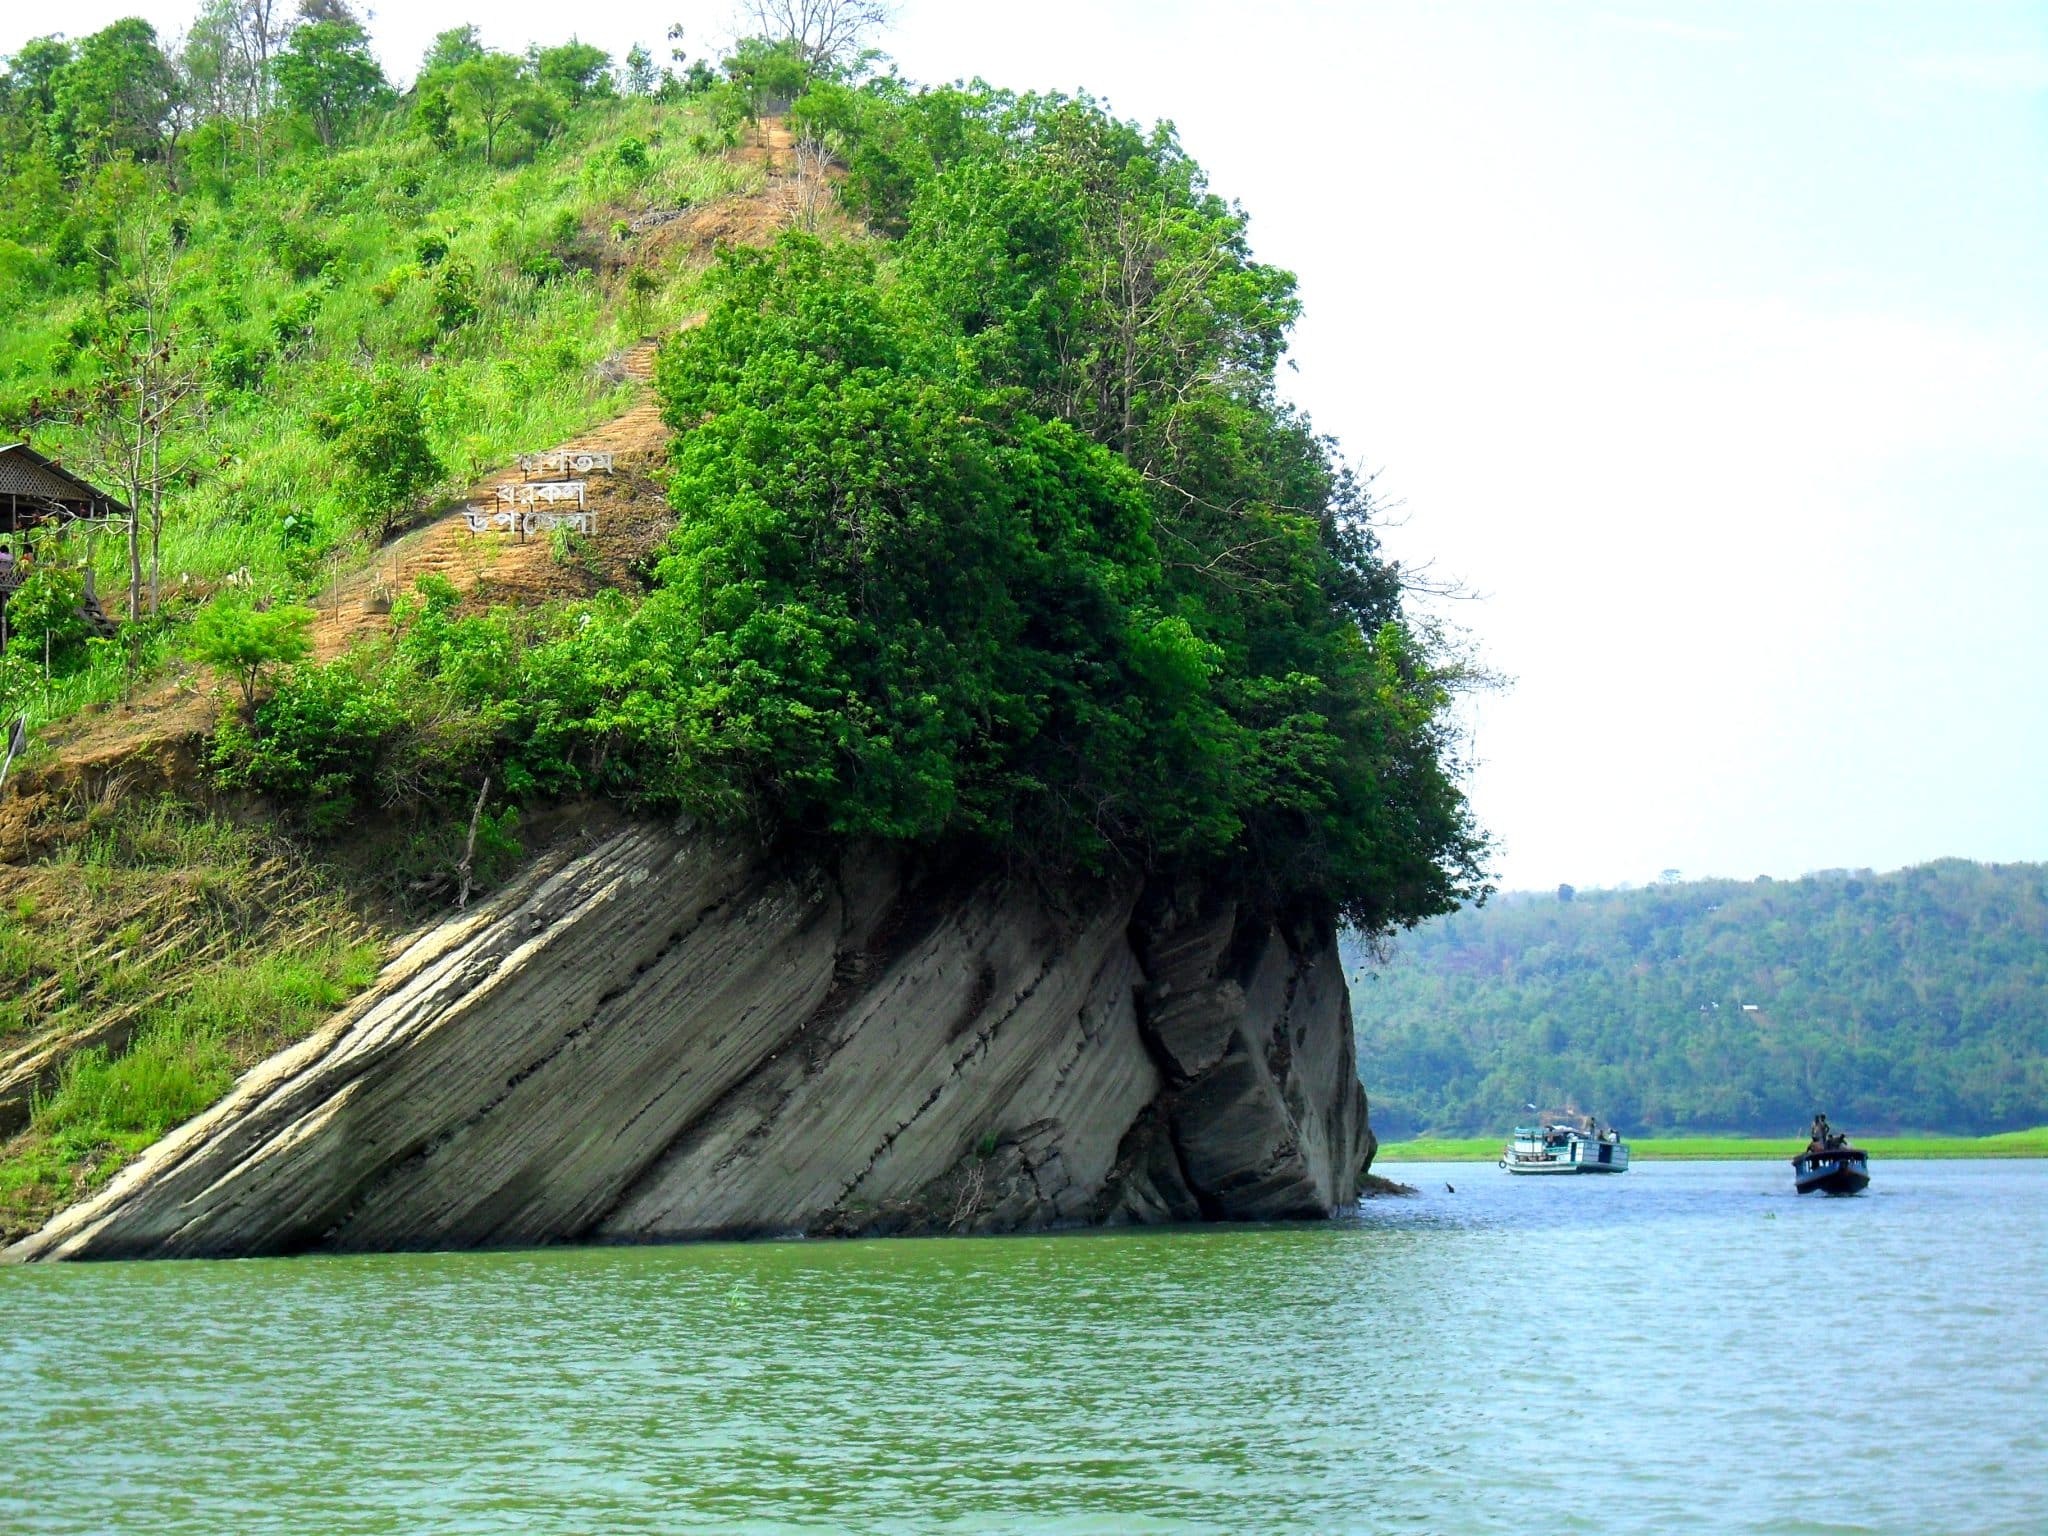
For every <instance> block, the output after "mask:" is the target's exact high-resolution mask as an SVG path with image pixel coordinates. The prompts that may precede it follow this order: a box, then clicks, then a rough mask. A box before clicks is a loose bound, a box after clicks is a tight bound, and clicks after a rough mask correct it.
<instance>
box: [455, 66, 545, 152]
mask: <svg viewBox="0 0 2048 1536" xmlns="http://www.w3.org/2000/svg"><path fill="white" fill-rule="evenodd" d="M450 78H451V80H452V82H453V83H452V86H451V89H450V95H451V96H452V97H453V99H454V101H455V104H456V106H457V107H459V108H460V109H461V110H462V111H464V112H466V113H468V114H469V115H470V116H471V117H472V118H474V119H475V120H476V125H477V131H478V132H480V133H481V134H482V135H483V139H484V164H486V165H490V164H493V163H494V162H495V154H496V150H497V143H498V130H499V129H500V128H502V127H504V126H505V123H506V122H507V121H508V120H509V119H510V118H511V116H512V114H513V112H514V111H516V110H517V109H518V107H519V104H520V102H521V101H522V100H523V99H524V98H525V97H526V95H527V93H528V89H529V82H528V81H527V79H526V73H525V70H524V69H523V68H522V67H521V65H520V62H519V60H517V59H515V58H513V57H512V55H510V54H509V53H484V54H478V55H476V56H475V57H472V58H467V59H464V60H463V61H462V63H460V64H459V65H457V66H456V67H455V71H454V74H453V75H452V76H451V77H450Z"/></svg>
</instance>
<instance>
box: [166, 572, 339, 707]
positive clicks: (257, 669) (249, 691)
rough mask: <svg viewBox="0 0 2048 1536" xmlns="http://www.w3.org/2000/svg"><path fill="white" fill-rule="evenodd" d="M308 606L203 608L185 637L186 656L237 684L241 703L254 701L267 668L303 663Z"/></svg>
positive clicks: (227, 603)
mask: <svg viewBox="0 0 2048 1536" xmlns="http://www.w3.org/2000/svg"><path fill="white" fill-rule="evenodd" d="M312 624H313V610H312V609H310V608H298V607H282V608H268V609H265V608H257V607H253V606H251V605H250V604H249V603H247V602H246V601H240V600H235V599H229V598H222V599H220V600H219V601H217V602H215V603H214V604H213V605H212V606H211V607H208V608H206V609H203V610H202V611H201V612H200V614H199V616H198V617H197V618H196V619H194V620H193V621H192V625H191V628H190V629H188V630H187V631H186V634H185V647H186V654H187V655H189V656H190V657H191V658H192V659H193V660H194V661H201V662H204V663H206V664H207V665H208V666H211V667H215V668H218V669H219V670H220V671H222V672H225V673H226V674H227V675H228V676H230V677H232V678H234V679H235V681H236V682H237V683H239V684H240V685H241V689H242V702H243V703H244V704H254V703H255V702H256V685H257V683H258V682H259V681H260V680H261V679H262V675H263V672H264V670H265V669H266V668H268V667H275V666H288V665H290V664H291V663H293V662H298V661H303V660H304V659H305V658H306V656H307V655H308V654H309V653H310V652H311V650H312V648H313V642H312V639H311V637H310V635H309V633H308V631H309V630H310V629H311V628H312Z"/></svg>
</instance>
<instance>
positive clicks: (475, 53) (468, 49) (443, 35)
mask: <svg viewBox="0 0 2048 1536" xmlns="http://www.w3.org/2000/svg"><path fill="white" fill-rule="evenodd" d="M488 51H489V50H487V49H486V48H485V47H484V40H483V34H482V33H480V32H478V31H477V29H476V28H475V27H474V26H468V25H464V26H460V27H450V28H449V29H448V30H447V31H445V32H438V33H436V34H435V35H434V41H433V45H432V46H431V47H429V48H428V49H427V52H426V56H425V57H424V58H422V59H421V60H420V72H419V79H418V84H420V85H425V84H426V83H427V82H428V81H430V80H431V81H438V82H440V83H442V84H444V85H445V84H446V83H447V82H448V81H449V80H450V79H451V78H452V77H453V75H454V73H455V71H456V70H458V69H460V68H461V67H462V66H463V65H465V64H467V63H468V62H469V61H470V60H471V59H480V58H482V57H483V56H484V54H485V53H486V52H488Z"/></svg>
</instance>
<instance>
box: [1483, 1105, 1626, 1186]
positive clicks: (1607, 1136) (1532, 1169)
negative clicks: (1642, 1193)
mask: <svg viewBox="0 0 2048 1536" xmlns="http://www.w3.org/2000/svg"><path fill="white" fill-rule="evenodd" d="M1500 1165H1501V1167H1503V1168H1505V1169H1507V1171H1508V1172H1509V1173H1627V1172H1628V1143H1627V1142H1625V1141H1623V1140H1622V1139H1621V1132H1619V1131H1617V1130H1615V1129H1613V1128H1612V1127H1609V1128H1608V1129H1607V1130H1605V1131H1603V1130H1601V1129H1600V1122H1599V1121H1597V1120H1595V1119H1594V1118H1593V1117H1592V1116H1591V1115H1569V1116H1566V1115H1546V1116H1544V1117H1543V1120H1542V1123H1540V1124H1538V1125H1518V1126H1516V1127H1515V1135H1514V1139H1513V1140H1512V1141H1510V1142H1509V1143H1508V1144H1507V1148H1506V1150H1504V1151H1503V1152H1502V1153H1501V1155H1500Z"/></svg>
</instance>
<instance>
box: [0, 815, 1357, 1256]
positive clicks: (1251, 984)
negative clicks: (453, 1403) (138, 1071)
mask: <svg viewBox="0 0 2048 1536" xmlns="http://www.w3.org/2000/svg"><path fill="white" fill-rule="evenodd" d="M1365 1108H1366V1106H1365V1096H1364V1093H1363V1092H1362V1090H1361V1089H1360V1088H1359V1085H1358V1080H1357V1073H1356V1070H1355V1062H1354V1057H1353V1048H1352V1036H1351V1023H1350V1016H1349V1007H1348V1002H1347V999H1346V994H1345V989H1344V981H1343V976H1342V972H1341V968H1340V965H1339V962H1338V959H1337V951H1336V945H1335V943H1334V939H1333V936H1331V935H1329V934H1320V935H1312V936H1308V937H1306V938H1305V937H1303V936H1302V935H1299V934H1289V933H1285V932H1283V931H1281V929H1280V928H1279V927H1278V926H1276V925H1275V924H1274V922H1272V921H1271V920H1270V919H1268V918H1267V917H1265V916H1263V915H1251V914H1246V913H1243V912H1240V911H1238V910H1237V909H1236V908H1235V907H1233V906H1231V905H1229V904H1227V903H1224V904H1214V903H1210V904H1204V903H1203V902H1202V901H1201V900H1199V899H1197V898H1194V897H1189V896H1186V895H1184V894H1183V895H1180V896H1175V895H1172V894H1165V895H1162V894H1161V893H1158V892H1146V891H1145V890H1143V889H1141V886H1140V883H1139V882H1138V881H1136V880H1131V881H1127V882H1121V883H1118V882H1098V883H1096V884H1094V885H1091V886H1087V887H1084V888H1080V889H1079V890H1078V891H1075V890H1069V891H1065V892H1053V891H1047V890H1045V889H1043V888H1041V887H1040V886H1039V885H1037V884H1035V883H1034V882H1033V881H1032V880H1030V879H1029V878H1028V877H1025V876H1022V875H1016V874H1010V873H1004V872H990V871H986V870H982V871H975V872H968V871H963V870H961V869H959V868H957V867H955V868H944V867H941V868H931V867H927V866H925V865H919V864H915V863H913V862H911V861H908V860H906V859H904V858H902V857H900V856H896V855H889V854H880V853H876V854H869V855H849V856H846V857H844V858H841V859H838V860H836V861H835V862H834V863H833V864H832V865H830V866H829V867H824V866H811V867H801V868H792V867H790V866H789V865H788V864H786V863H780V862H776V861H772V860H769V859H766V858H764V857H762V856H761V855H759V854H758V852H756V851H753V850H750V849H747V848H745V847H743V846H741V845H739V844H736V843H733V842H729V841H724V840H720V839H717V838H714V837H710V836H707V835H704V834H694V833H685V832H674V831H668V830H658V829H653V828H647V827H638V828H633V829H630V830H627V831H625V832H621V833H619V834H617V835H614V836H612V837H610V838H608V839H607V840H605V841H604V842H602V843H600V844H599V845H597V846H595V847H593V848H590V849H589V850H587V851H584V852H582V853H580V854H577V855H575V856H573V857H568V856H561V857H557V858H556V859H554V860H553V861H551V862H549V863H547V864H545V865H543V866H542V867H540V868H537V869H536V870H534V871H533V872H532V873H530V874H529V875H528V876H527V877H526V878H524V879H523V880H522V881H521V882H519V883H518V884H517V885H516V886H515V887H513V888H512V889H509V890H507V891H506V892H504V893H503V894H501V895H500V896H498V897H497V898H496V899H494V900H492V901H491V902H489V903H488V904H486V905H484V906H482V907H480V908H479V909H478V910H476V911H474V912H473V913H470V914H468V915H465V916H463V917H460V918H457V919H454V920H452V921H450V922H448V923H445V924H443V925H442V926H441V927H440V928H438V929H436V930H435V931H433V932H432V933H431V934H429V935H428V936H427V937H425V938H423V939H422V940H421V941H419V942H418V943H416V944H414V945H413V946H412V947H411V949H409V950H408V951H407V952H406V953H405V954H404V955H403V956H401V957H400V958H399V959H398V960H396V961H394V962H393V963H392V965H391V966H389V967H388V968H387V969H386V971H385V972H384V974H383V975H382V976H381V977H380V978H379V979H378V981H377V983H376V985H375V986H374V987H373V988H372V989H371V990H370V991H369V992H368V993H367V994H366V995H365V996H364V997H363V998H362V999H360V1000H359V1001H358V1002H357V1004H356V1005H355V1006H354V1007H353V1008H351V1009H350V1010H349V1011H348V1012H347V1013H346V1014H344V1015H342V1016H341V1017H339V1018H337V1019H336V1020H335V1021H334V1022H332V1023H331V1024H329V1025H328V1026H327V1027H325V1028H324V1029H323V1030H322V1031H321V1032H320V1033H319V1034H317V1035H315V1036H313V1037H312V1038H310V1039H308V1040H306V1041H304V1042H302V1043H301V1044H299V1045H297V1046H295V1047H293V1048H291V1049H290V1050H287V1051H285V1052H283V1053H282V1054H280V1055H279V1056H277V1057H275V1058H273V1059H272V1060H271V1061H270V1062H268V1063H266V1064H264V1065H263V1066H262V1067H260V1068H258V1069H256V1070H255V1071H253V1072H251V1073H250V1074H249V1075H248V1076H247V1077H245V1078H244V1079H243V1081H242V1082H241V1083H240V1084H238V1085H237V1087H236V1088H235V1090H234V1091H233V1093H231V1094H230V1095H229V1097H228V1098H226V1099H225V1100H223V1101H222V1102H221V1103H220V1104H218V1105H217V1106H215V1107H214V1108H213V1109H212V1110H211V1111H209V1112H208V1113H206V1114H205V1115H203V1116H201V1117H200V1118H198V1119H197V1120H195V1121H193V1122H191V1123H189V1124H188V1125H186V1126H184V1127H182V1128H181V1129H179V1130H178V1131H176V1132H174V1133H173V1134H172V1135H170V1136H169V1137H167V1138H166V1139H165V1140H163V1141H162V1142H160V1143H158V1144H157V1145H156V1146H155V1147H153V1148H152V1149H150V1151H149V1152H148V1153H146V1154H145V1155H144V1156H143V1157H142V1158H141V1159H139V1160H138V1161H137V1162H136V1163H135V1164H134V1165H132V1166H131V1167H130V1168H128V1169H126V1170H124V1171H123V1172H122V1173H121V1174H120V1175H119V1176H117V1178H116V1179H115V1180H114V1181H113V1182H112V1183H111V1184H110V1185H109V1186H108V1187H107V1188H106V1189H105V1190H104V1191H102V1192H101V1193H100V1194H99V1195H97V1196H96V1197H95V1198H93V1199H91V1200H89V1201H87V1202H84V1203H82V1204H80V1205H78V1206H74V1207H73V1208H71V1209H70V1210H68V1211H66V1212H64V1213H62V1214H60V1215H59V1216H58V1217H57V1218H56V1219H55V1220H54V1221H52V1222H51V1223H50V1224H49V1226H47V1227H46V1228H44V1229H43V1230H42V1231H41V1232H39V1233H37V1234H36V1235H34V1236H33V1237H30V1238H27V1239H25V1240H23V1241H22V1242H21V1243H19V1244H17V1245H16V1246H15V1247H14V1248H13V1249H12V1250H10V1252H9V1255H8V1257H10V1258H13V1259H16V1260H23V1259H51V1258H114V1257H139V1256H162V1257H172V1256H194V1255H208V1254H264V1253H289V1252H297V1251H302V1250H307V1249H332V1250H365V1249H388V1248H405V1247H457V1246H470V1245H484V1244H494V1245H505V1244H531V1243H546V1242H557V1241H647V1240H665V1239H676V1238H691V1237H707V1236H714V1235H750V1234H767V1233H785V1232H814V1233H824V1232H832V1233H855V1232H888V1231H997V1230H1014V1229H1019V1228H1028V1227H1040V1226H1054V1225H1069V1224H1079V1223H1086V1222H1147V1221H1164V1220H1196V1219H1219V1220H1222V1219H1265V1218H1283V1217H1309V1216H1322V1215H1325V1214H1327V1213H1329V1212H1330V1211H1332V1210H1335V1209H1337V1208H1340V1207H1344V1206H1347V1205H1349V1204H1350V1203H1351V1202H1352V1201H1353V1200H1355V1199H1356V1198H1357V1194H1358V1188H1359V1180H1360V1176H1361V1174H1362V1173H1363V1171H1364V1168H1365V1166H1366V1164H1367V1163H1369V1161H1370V1159H1371V1154H1372V1150H1373V1141H1372V1133H1371V1131H1370V1130H1369V1129H1368V1128H1367V1126H1366V1118H1365Z"/></svg>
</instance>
